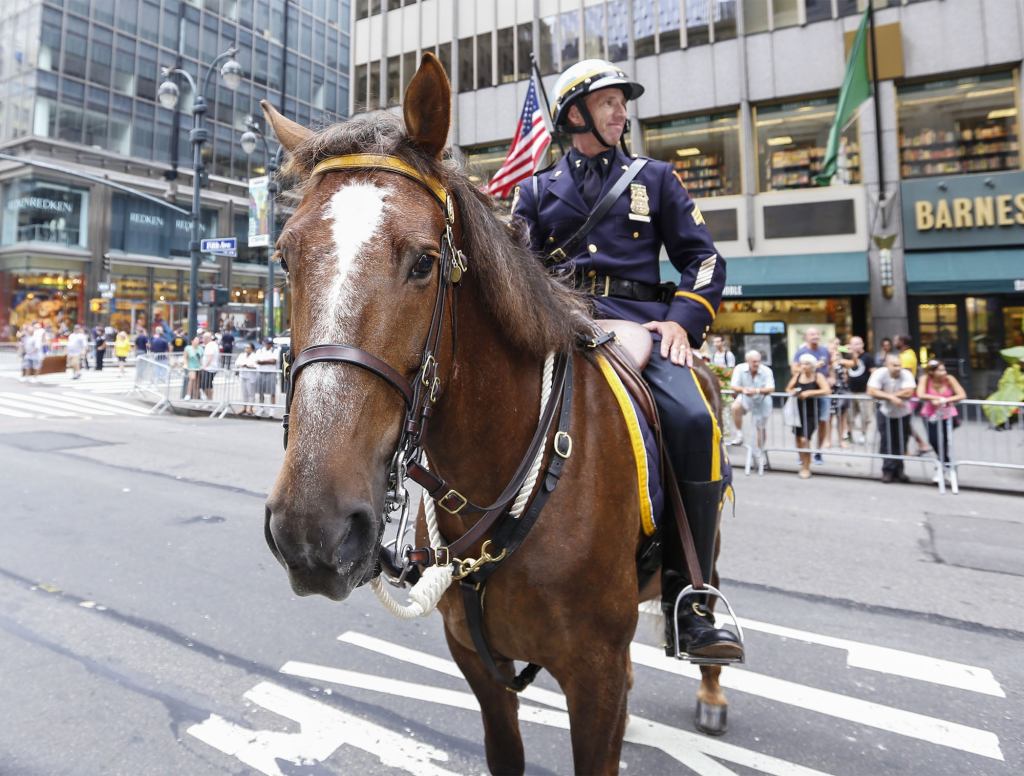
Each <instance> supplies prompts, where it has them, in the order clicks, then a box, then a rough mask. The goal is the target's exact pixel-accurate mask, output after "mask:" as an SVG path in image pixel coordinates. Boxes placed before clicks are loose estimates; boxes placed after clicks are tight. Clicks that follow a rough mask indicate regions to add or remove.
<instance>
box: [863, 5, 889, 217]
mask: <svg viewBox="0 0 1024 776" xmlns="http://www.w3.org/2000/svg"><path fill="white" fill-rule="evenodd" d="M868 30H869V35H870V36H871V40H870V46H871V95H872V96H873V97H874V98H875V99H874V103H875V105H874V108H875V161H876V162H877V163H878V204H879V206H880V207H881V205H882V203H883V202H885V165H884V164H883V159H882V117H881V115H880V114H881V111H880V110H879V109H878V52H877V50H876V46H875V4H874V2H873V0H868ZM881 210H882V227H883V228H884V227H886V226H888V224H887V223H886V222H887V221H888V218H887V217H886V209H885V208H884V207H881Z"/></svg>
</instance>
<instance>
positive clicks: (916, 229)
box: [901, 172, 1024, 250]
mask: <svg viewBox="0 0 1024 776" xmlns="http://www.w3.org/2000/svg"><path fill="white" fill-rule="evenodd" d="M901 195H902V199H903V243H904V246H905V247H906V248H907V249H908V250H928V249H934V248H945V249H948V248H974V247H987V246H997V245H1024V172H999V173H981V174H978V175H953V176H949V177H935V178H927V179H922V180H913V181H905V182H904V183H903V184H902V186H901Z"/></svg>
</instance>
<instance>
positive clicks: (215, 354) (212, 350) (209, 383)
mask: <svg viewBox="0 0 1024 776" xmlns="http://www.w3.org/2000/svg"><path fill="white" fill-rule="evenodd" d="M219 365H220V348H219V347H218V346H217V341H216V340H215V339H214V338H213V335H212V334H210V332H206V333H205V334H203V362H202V368H201V369H200V371H199V388H200V389H201V390H202V392H203V394H204V395H205V396H206V400H207V401H213V377H214V375H215V374H216V373H217V367H218V366H219Z"/></svg>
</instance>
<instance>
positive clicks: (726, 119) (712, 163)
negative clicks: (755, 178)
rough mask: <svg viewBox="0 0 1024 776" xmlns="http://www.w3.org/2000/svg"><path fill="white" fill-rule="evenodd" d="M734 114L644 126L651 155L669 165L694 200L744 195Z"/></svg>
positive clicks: (649, 154)
mask: <svg viewBox="0 0 1024 776" xmlns="http://www.w3.org/2000/svg"><path fill="white" fill-rule="evenodd" d="M739 126H740V125H739V119H738V117H737V114H736V112H735V111H732V112H729V113H718V114H712V115H701V116H688V117H685V118H679V119H673V120H671V121H659V122H656V123H649V124H644V125H643V138H644V149H645V150H646V153H647V155H648V156H650V157H652V158H654V159H661V160H663V161H666V162H669V163H670V164H671V165H672V166H673V167H674V168H675V171H676V174H677V175H678V176H679V179H680V180H681V181H682V182H683V185H685V186H686V190H687V191H689V192H690V194H691V195H692V196H694V197H720V196H725V195H728V194H740V193H742V187H741V184H740V134H739Z"/></svg>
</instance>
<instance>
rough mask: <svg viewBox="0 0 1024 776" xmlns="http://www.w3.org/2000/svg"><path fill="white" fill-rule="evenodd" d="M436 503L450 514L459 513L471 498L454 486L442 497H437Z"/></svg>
mask: <svg viewBox="0 0 1024 776" xmlns="http://www.w3.org/2000/svg"><path fill="white" fill-rule="evenodd" d="M460 502H461V503H460ZM436 503H437V505H438V506H439V507H441V509H443V510H444V511H445V512H447V513H448V514H450V515H457V514H459V512H460V511H462V508H463V507H464V506H466V504H468V503H469V499H468V498H466V497H465V496H463V495H462V494H461V493H459V492H458V491H457V490H455V489H454V488H453V489H452V490H449V491H448V492H447V493H445V494H444V495H443V496H441V498H439V499H437V500H436ZM449 505H452V506H449Z"/></svg>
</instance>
